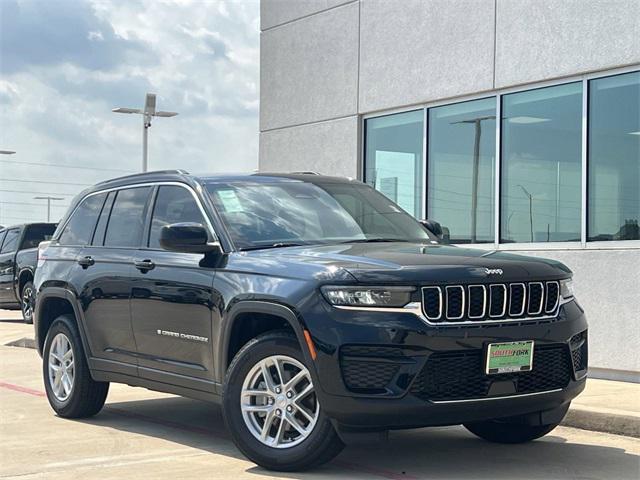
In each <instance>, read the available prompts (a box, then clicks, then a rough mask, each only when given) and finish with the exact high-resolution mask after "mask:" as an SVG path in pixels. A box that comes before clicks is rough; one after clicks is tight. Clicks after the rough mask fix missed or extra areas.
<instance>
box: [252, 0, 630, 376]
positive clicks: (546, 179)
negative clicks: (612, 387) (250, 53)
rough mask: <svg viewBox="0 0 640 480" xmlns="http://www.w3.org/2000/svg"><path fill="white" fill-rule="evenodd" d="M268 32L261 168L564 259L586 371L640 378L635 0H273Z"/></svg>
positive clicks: (457, 239)
mask: <svg viewBox="0 0 640 480" xmlns="http://www.w3.org/2000/svg"><path fill="white" fill-rule="evenodd" d="M261 30H262V33H261V73H260V92H261V93H260V105H261V107H260V160H259V162H260V163H259V166H260V170H262V171H317V172H319V173H322V174H329V175H343V176H350V177H354V178H358V179H360V180H362V181H365V182H367V183H369V184H370V185H372V186H374V187H375V188H376V189H378V190H380V191H381V192H382V193H384V194H385V195H387V196H388V197H390V198H391V199H393V200H394V201H395V202H397V203H398V204H399V205H400V206H402V207H403V208H404V209H405V210H406V211H407V212H409V213H411V214H412V215H414V216H415V217H416V218H429V219H433V220H436V221H438V222H440V223H441V224H442V225H443V227H445V233H446V235H447V237H448V238H449V241H450V242H451V243H453V244H460V245H466V246H472V247H474V248H483V249H488V250H496V249H498V250H509V251H514V252H517V253H522V254H527V255H535V256H544V257H549V258H553V259H557V260H560V261H562V262H564V263H566V264H567V265H568V266H569V267H570V268H571V269H572V270H573V272H574V279H575V287H576V294H577V297H578V300H579V302H580V304H581V305H582V306H583V307H584V308H585V310H586V312H587V317H588V319H589V322H590V344H591V353H590V362H589V363H590V366H591V375H592V376H594V377H600V378H609V379H621V380H629V381H636V382H637V381H640V354H639V353H638V345H640V231H639V227H638V220H639V218H640V1H638V0H360V1H358V0H355V1H348V0H262V4H261Z"/></svg>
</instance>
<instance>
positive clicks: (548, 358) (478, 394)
mask: <svg viewBox="0 0 640 480" xmlns="http://www.w3.org/2000/svg"><path fill="white" fill-rule="evenodd" d="M483 358H484V355H483V351H482V350H481V349H473V350H465V351H461V352H438V353H434V354H432V355H431V356H430V357H429V359H428V360H427V363H426V365H425V366H424V368H423V369H422V371H421V372H420V373H419V374H418V376H417V377H416V379H415V381H414V382H413V385H412V386H411V393H412V394H414V395H416V396H417V397H419V398H421V399H423V400H431V401H450V400H470V399H476V398H477V399H481V398H487V397H492V396H508V395H522V394H526V393H536V392H545V391H549V390H555V389H558V388H565V387H566V386H567V385H568V384H569V381H570V379H571V369H572V365H571V357H570V356H569V349H568V348H567V346H566V345H564V344H555V345H542V346H536V347H535V348H534V355H533V370H531V371H530V372H516V373H505V374H499V375H486V373H485V371H484V365H483V363H484V362H483Z"/></svg>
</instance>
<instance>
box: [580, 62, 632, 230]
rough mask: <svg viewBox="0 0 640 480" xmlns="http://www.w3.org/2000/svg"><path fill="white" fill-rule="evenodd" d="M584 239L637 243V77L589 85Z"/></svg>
mask: <svg viewBox="0 0 640 480" xmlns="http://www.w3.org/2000/svg"><path fill="white" fill-rule="evenodd" d="M588 121H589V129H588V133H589V136H588V149H587V152H588V174H589V182H588V190H587V191H588V209H587V211H588V213H589V215H588V222H587V225H588V228H587V230H588V235H587V238H588V240H590V241H593V240H638V239H640V232H639V230H638V218H640V72H634V73H628V74H624V75H616V76H613V77H606V78H598V79H596V80H591V81H590V82H589V120H588Z"/></svg>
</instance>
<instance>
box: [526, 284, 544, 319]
mask: <svg viewBox="0 0 640 480" xmlns="http://www.w3.org/2000/svg"><path fill="white" fill-rule="evenodd" d="M543 308H544V285H543V284H542V282H531V283H529V306H528V308H527V313H528V314H529V315H538V314H540V313H542V309H543Z"/></svg>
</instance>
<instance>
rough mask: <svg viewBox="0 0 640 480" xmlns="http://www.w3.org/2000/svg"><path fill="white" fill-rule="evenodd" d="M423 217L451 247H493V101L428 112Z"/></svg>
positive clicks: (494, 144) (448, 106)
mask: <svg viewBox="0 0 640 480" xmlns="http://www.w3.org/2000/svg"><path fill="white" fill-rule="evenodd" d="M427 124H428V127H429V135H428V141H427V148H428V155H427V158H428V160H427V211H428V215H427V217H428V218H430V219H433V220H436V221H438V222H440V223H441V224H442V225H443V226H445V227H447V229H448V230H449V235H450V241H451V242H452V243H492V242H493V241H494V237H495V231H494V220H495V214H494V203H495V202H494V199H495V194H494V191H495V152H496V99H495V97H492V98H487V99H482V100H475V101H470V102H464V103H458V104H454V105H447V106H443V107H436V108H431V109H429V121H428V123H427Z"/></svg>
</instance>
